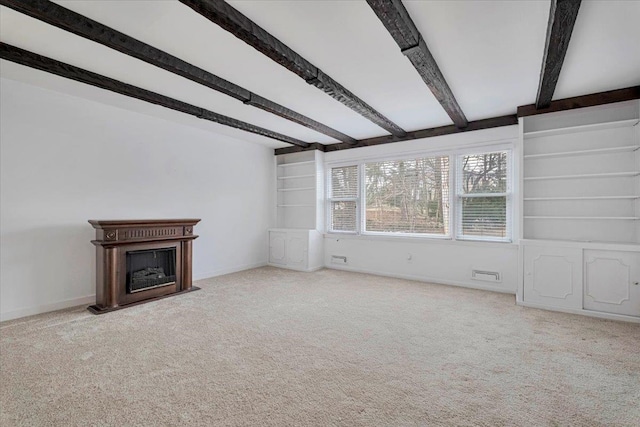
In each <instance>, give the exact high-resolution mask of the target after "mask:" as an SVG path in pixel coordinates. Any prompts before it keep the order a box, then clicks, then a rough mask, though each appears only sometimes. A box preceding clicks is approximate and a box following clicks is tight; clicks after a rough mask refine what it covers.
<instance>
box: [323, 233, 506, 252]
mask: <svg viewBox="0 0 640 427" xmlns="http://www.w3.org/2000/svg"><path fill="white" fill-rule="evenodd" d="M323 237H324V238H325V239H338V240H339V239H344V238H346V239H354V240H374V241H378V242H379V241H388V242H404V243H418V244H422V245H424V244H425V243H427V242H428V243H429V244H432V243H434V244H447V245H462V246H476V247H477V246H485V247H486V246H487V244H490V245H500V246H513V247H514V249H517V248H518V244H516V243H514V242H511V241H503V240H500V241H495V240H477V239H473V240H469V239H467V240H464V239H453V238H452V237H451V236H447V237H445V236H443V237H438V238H435V237H434V238H425V237H411V236H407V235H404V236H394V235H381V236H372V235H369V234H355V233H349V234H343V233H335V232H327V233H325V234H324V235H323Z"/></svg>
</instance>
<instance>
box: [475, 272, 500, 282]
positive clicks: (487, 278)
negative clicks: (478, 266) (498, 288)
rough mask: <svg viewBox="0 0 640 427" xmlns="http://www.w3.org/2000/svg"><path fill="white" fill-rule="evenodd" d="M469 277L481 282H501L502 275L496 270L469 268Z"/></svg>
mask: <svg viewBox="0 0 640 427" xmlns="http://www.w3.org/2000/svg"><path fill="white" fill-rule="evenodd" d="M471 278H472V279H474V280H482V281H483V282H502V275H501V274H500V272H498V271H487V270H471Z"/></svg>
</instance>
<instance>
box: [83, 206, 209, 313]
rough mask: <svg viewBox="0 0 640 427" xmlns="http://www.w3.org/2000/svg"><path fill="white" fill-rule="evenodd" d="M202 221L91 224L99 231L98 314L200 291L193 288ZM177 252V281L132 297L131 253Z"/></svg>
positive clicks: (97, 261)
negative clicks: (195, 242)
mask: <svg viewBox="0 0 640 427" xmlns="http://www.w3.org/2000/svg"><path fill="white" fill-rule="evenodd" d="M198 222H200V220H199V219H194V218H187V219H135V220H89V223H90V224H91V225H92V226H93V228H95V230H96V238H95V240H92V241H91V243H93V244H94V245H95V246H96V304H95V305H92V306H90V307H89V310H90V311H91V312H92V313H95V314H101V313H105V312H108V311H112V310H117V309H120V308H124V307H127V306H130V305H136V304H140V303H143V302H147V301H150V300H155V299H159V298H164V297H167V296H170V295H175V294H178V293H183V292H190V291H194V290H198V289H199V288H197V287H193V286H192V285H191V281H192V252H193V247H192V246H193V240H194V239H196V238H197V237H198V236H197V235H195V234H193V229H194V226H195V225H196V224H197V223H198ZM163 248H169V249H175V253H176V266H175V269H176V280H175V282H172V283H170V284H167V285H163V286H161V287H155V288H151V289H147V290H142V291H137V292H135V293H129V292H127V289H126V281H127V277H126V275H127V271H126V269H127V267H126V256H127V252H129V251H141V250H155V249H163Z"/></svg>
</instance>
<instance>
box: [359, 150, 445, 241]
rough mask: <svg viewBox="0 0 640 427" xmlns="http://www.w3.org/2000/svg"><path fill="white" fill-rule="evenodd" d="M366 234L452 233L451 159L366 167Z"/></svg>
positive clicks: (412, 161) (380, 164) (406, 161)
mask: <svg viewBox="0 0 640 427" xmlns="http://www.w3.org/2000/svg"><path fill="white" fill-rule="evenodd" d="M364 171H365V173H364V180H365V200H366V207H365V213H364V218H365V222H364V225H365V231H371V232H381V233H406V234H439V235H447V234H448V232H449V226H448V218H449V157H448V156H445V157H425V158H419V159H411V160H393V161H384V162H376V163H367V164H365V165H364Z"/></svg>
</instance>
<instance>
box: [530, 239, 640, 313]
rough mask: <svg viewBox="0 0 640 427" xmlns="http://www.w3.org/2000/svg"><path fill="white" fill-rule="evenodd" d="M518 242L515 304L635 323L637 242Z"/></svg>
mask: <svg viewBox="0 0 640 427" xmlns="http://www.w3.org/2000/svg"><path fill="white" fill-rule="evenodd" d="M521 244H522V245H521V251H522V252H521V254H522V268H523V276H524V277H523V282H522V288H521V292H519V294H518V298H519V299H518V303H519V304H521V305H529V306H533V307H538V308H549V309H557V310H563V311H570V312H575V313H582V314H590V315H598V316H600V317H608V318H613V319H620V320H622V319H624V320H631V321H636V322H639V323H640V245H634V244H630V245H627V244H605V243H589V242H552V241H547V242H542V241H536V240H522V241H521Z"/></svg>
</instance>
